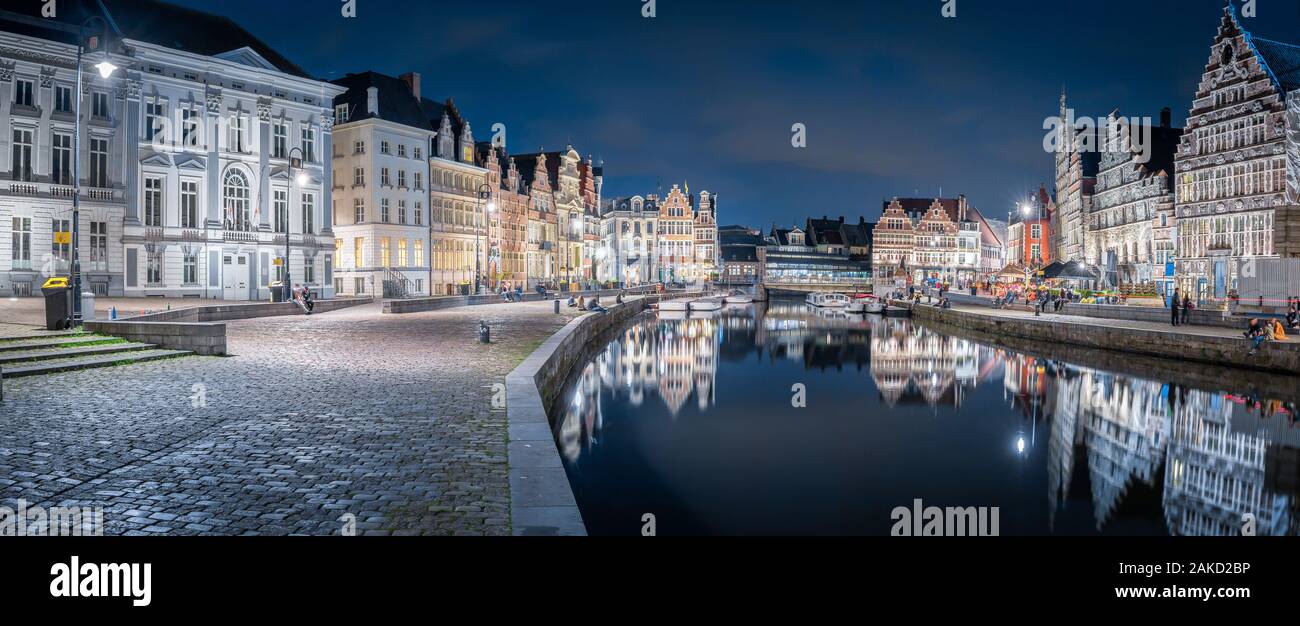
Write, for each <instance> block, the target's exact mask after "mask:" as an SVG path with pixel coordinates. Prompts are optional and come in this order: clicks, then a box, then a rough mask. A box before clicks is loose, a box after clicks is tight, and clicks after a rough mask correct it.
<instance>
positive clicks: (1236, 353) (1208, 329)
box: [905, 303, 1300, 375]
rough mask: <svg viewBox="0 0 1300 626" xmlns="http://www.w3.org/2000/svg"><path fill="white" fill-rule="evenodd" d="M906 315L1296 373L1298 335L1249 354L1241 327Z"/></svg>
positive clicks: (963, 307) (989, 314)
mask: <svg viewBox="0 0 1300 626" xmlns="http://www.w3.org/2000/svg"><path fill="white" fill-rule="evenodd" d="M905 306H906V305H905ZM912 313H913V316H914V317H915V318H916V319H918V320H920V321H936V322H940V323H944V324H949V325H952V326H956V327H958V328H965V329H969V330H974V331H978V332H983V333H987V334H990V335H999V336H1010V337H1019V338H1022V339H1031V340H1036V341H1043V342H1053V343H1064V344H1070V345H1075V346H1082V347H1085V348H1096V349H1104V350H1111V351H1117V352H1131V353H1134V354H1140V355H1144V356H1151V357H1160V358H1166V359H1172V360H1175V361H1194V362H1197V363H1202V364H1208V365H1217V366H1232V367H1238V368H1245V369H1253V370H1260V371H1264V372H1273V373H1283V374H1291V375H1295V374H1300V337H1296V336H1292V337H1290V338H1289V339H1288V340H1286V341H1279V342H1268V343H1266V344H1264V345H1263V346H1261V347H1260V350H1259V352H1258V353H1257V354H1255V355H1250V354H1249V351H1250V342H1249V341H1248V340H1246V338H1245V337H1244V336H1243V335H1242V333H1243V331H1244V330H1245V328H1244V327H1243V328H1239V329H1238V328H1223V327H1215V326H1172V325H1170V324H1169V323H1167V322H1166V323H1160V322H1148V321H1137V320H1118V319H1105V318H1097V317H1088V316H1082V315H1070V314H1068V312H1063V313H1052V312H1046V313H1043V314H1042V315H1040V316H1035V315H1034V313H1033V311H1028V310H1024V309H1023V308H1011V309H993V308H989V307H982V306H977V305H970V304H957V305H953V307H952V308H950V309H940V308H938V307H935V306H932V305H930V304H925V303H922V304H919V305H914V306H912ZM1117 358H1122V357H1117Z"/></svg>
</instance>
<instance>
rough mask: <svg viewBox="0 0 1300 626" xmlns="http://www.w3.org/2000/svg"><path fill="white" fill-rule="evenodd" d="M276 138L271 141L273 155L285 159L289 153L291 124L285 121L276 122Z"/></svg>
mask: <svg viewBox="0 0 1300 626" xmlns="http://www.w3.org/2000/svg"><path fill="white" fill-rule="evenodd" d="M273 134H274V137H275V138H274V140H273V141H272V142H271V156H273V157H275V158H277V159H283V158H285V157H287V156H288V154H289V125H288V124H286V123H285V122H283V121H280V122H276V123H275V130H274V133H273Z"/></svg>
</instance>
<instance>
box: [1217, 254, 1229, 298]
mask: <svg viewBox="0 0 1300 626" xmlns="http://www.w3.org/2000/svg"><path fill="white" fill-rule="evenodd" d="M1227 296H1228V262H1227V261H1215V262H1214V297H1215V298H1216V299H1220V300H1221V299H1223V298H1226V297H1227Z"/></svg>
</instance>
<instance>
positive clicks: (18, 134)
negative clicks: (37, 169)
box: [13, 128, 32, 182]
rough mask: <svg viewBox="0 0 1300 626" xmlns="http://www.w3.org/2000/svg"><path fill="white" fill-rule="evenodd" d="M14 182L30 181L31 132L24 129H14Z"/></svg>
mask: <svg viewBox="0 0 1300 626" xmlns="http://www.w3.org/2000/svg"><path fill="white" fill-rule="evenodd" d="M13 172H14V180H21V181H28V182H30V181H31V180H32V131H31V130H30V129H26V128H15V129H14V160H13Z"/></svg>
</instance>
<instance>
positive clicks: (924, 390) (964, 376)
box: [871, 320, 988, 407]
mask: <svg viewBox="0 0 1300 626" xmlns="http://www.w3.org/2000/svg"><path fill="white" fill-rule="evenodd" d="M982 354H983V355H988V352H987V350H982V349H981V348H980V347H979V346H978V345H976V344H975V343H974V342H972V341H969V340H967V339H962V338H959V337H950V336H946V335H940V334H938V333H936V332H933V331H930V330H928V329H925V328H921V327H914V326H911V325H910V324H906V323H901V322H898V321H897V320H885V321H884V322H882V323H880V324H877V325H874V326H873V328H872V333H871V378H872V380H874V381H875V383H876V389H877V390H878V391H879V392H880V396H881V398H883V399H884V401H885V403H886V404H888V405H889V406H890V407H894V406H895V405H897V404H899V403H900V402H911V401H917V400H921V401H924V402H925V403H926V404H929V405H930V406H936V405H938V404H940V403H944V404H952V405H953V406H961V400H962V397H963V393H964V391H965V388H966V386H967V385H974V384H976V383H977V382H978V380H979V379H978V377H979V375H980V373H981V372H982V371H984V370H982V369H981V367H980V358H981V355H982Z"/></svg>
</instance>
